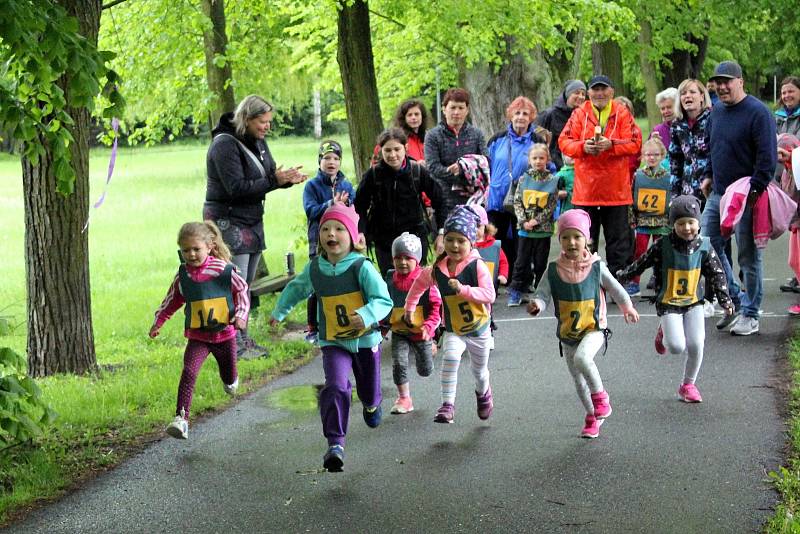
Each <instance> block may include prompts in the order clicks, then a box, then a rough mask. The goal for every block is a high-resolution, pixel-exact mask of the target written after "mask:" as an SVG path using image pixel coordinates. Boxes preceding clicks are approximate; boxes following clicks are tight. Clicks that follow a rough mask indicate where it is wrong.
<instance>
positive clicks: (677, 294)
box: [661, 269, 700, 306]
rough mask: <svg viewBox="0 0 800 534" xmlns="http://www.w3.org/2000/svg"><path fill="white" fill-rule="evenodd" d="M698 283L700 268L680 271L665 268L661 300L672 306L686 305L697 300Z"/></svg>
mask: <svg viewBox="0 0 800 534" xmlns="http://www.w3.org/2000/svg"><path fill="white" fill-rule="evenodd" d="M698 283H700V269H691V270H689V271H682V270H679V269H668V270H667V285H666V286H665V289H664V298H663V299H661V302H663V303H664V304H671V305H673V306H688V305H689V304H694V303H695V302H697V284H698Z"/></svg>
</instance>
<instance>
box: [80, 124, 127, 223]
mask: <svg viewBox="0 0 800 534" xmlns="http://www.w3.org/2000/svg"><path fill="white" fill-rule="evenodd" d="M111 128H112V129H113V130H114V143H113V144H112V145H111V158H110V159H109V160H108V174H107V176H106V183H105V185H104V186H103V193H102V194H101V195H100V198H98V199H97V202H95V203H94V204H93V205H92V207H93V208H94V209H97V208H99V207H100V206H102V205H103V202H104V201H105V200H106V194H107V193H108V185H109V184H110V183H111V175H112V174H114V164H115V163H116V162H117V141H118V140H119V119H118V118H116V117H114V118H113V119H111ZM91 218H92V216H91V214H89V217H88V218H87V219H86V224H85V225H83V230H82V232H85V231H86V229H87V228H88V227H89V220H90V219H91Z"/></svg>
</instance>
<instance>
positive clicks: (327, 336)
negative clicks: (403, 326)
mask: <svg viewBox="0 0 800 534" xmlns="http://www.w3.org/2000/svg"><path fill="white" fill-rule="evenodd" d="M319 230H320V231H319V241H320V245H321V251H320V252H321V254H320V255H319V256H317V257H315V258H313V259H312V260H311V261H310V262H308V264H306V266H305V268H304V269H303V272H301V273H300V274H299V275H298V276H297V277H296V278H295V279H294V280H292V281H291V282H289V284H288V285H287V286H286V288H285V289H284V290H283V292H282V293H281V296H280V298H279V299H278V304H277V305H276V306H275V310H274V311H273V312H272V318H271V319H270V325H272V326H275V325H277V324H278V322H280V321H283V320H284V319H285V318H286V316H287V315H288V314H289V312H290V311H291V309H292V308H293V307H294V306H295V305H296V304H297V303H298V302H300V301H301V300H303V299H307V298H308V297H309V295H311V293H315V294H316V295H317V319H318V321H317V322H318V324H319V344H320V347H321V349H322V367H323V369H324V371H325V387H324V388H322V391H321V392H320V395H319V411H320V416H321V417H322V433H323V435H324V436H325V438H326V439H327V440H328V451H327V452H326V453H325V456H324V458H323V463H322V465H323V467H325V469H327V470H328V471H330V472H340V471H342V468H343V465H344V445H345V437H346V435H347V427H348V424H349V422H350V401H351V393H352V385H351V383H350V379H349V378H350V372H351V371H352V373H353V375H354V376H355V380H356V389H357V393H358V398H359V399H360V400H361V404H362V405H363V416H364V422H365V423H367V426H369V427H370V428H375V427H377V426H378V425H379V424H380V422H381V415H382V413H381V339H382V338H381V334H380V332H379V331H378V330H377V329H376V327H377V325H378V322H379V321H380V320H381V319H383V318H384V317H386V315H388V314H389V312H390V311H391V308H392V299H391V298H390V297H389V292H388V291H387V289H386V282H384V281H383V279H382V278H381V277H380V275H379V274H378V271H377V270H375V268H374V267H373V266H372V263H371V262H369V261H366V258H365V257H364V256H362V255H361V254H359V252H361V251H362V250H364V246H363V245H362V244H361V243H360V242H359V234H358V214H356V212H355V209H354V208H353V207H351V206H344V205H342V204H334V205H333V206H331V207H330V208H328V209H327V210H326V211H325V213H324V214H323V215H322V217H321V219H320V228H319Z"/></svg>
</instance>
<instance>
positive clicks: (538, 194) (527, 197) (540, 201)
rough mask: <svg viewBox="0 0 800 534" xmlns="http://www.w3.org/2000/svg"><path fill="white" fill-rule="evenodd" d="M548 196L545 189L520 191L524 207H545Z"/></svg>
mask: <svg viewBox="0 0 800 534" xmlns="http://www.w3.org/2000/svg"><path fill="white" fill-rule="evenodd" d="M548 198H550V193H548V192H547V191H536V190H535V189H526V190H525V191H523V192H522V205H523V206H525V207H526V208H531V207H537V208H540V209H545V208H546V207H547V199H548Z"/></svg>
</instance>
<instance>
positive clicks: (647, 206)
mask: <svg viewBox="0 0 800 534" xmlns="http://www.w3.org/2000/svg"><path fill="white" fill-rule="evenodd" d="M636 210H637V211H638V212H639V213H649V214H652V215H663V214H664V213H666V210H667V192H666V191H664V190H663V189H644V188H642V189H639V194H638V195H637V197H636Z"/></svg>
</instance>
